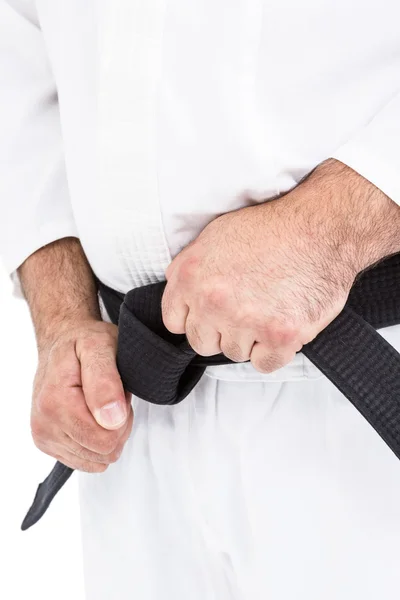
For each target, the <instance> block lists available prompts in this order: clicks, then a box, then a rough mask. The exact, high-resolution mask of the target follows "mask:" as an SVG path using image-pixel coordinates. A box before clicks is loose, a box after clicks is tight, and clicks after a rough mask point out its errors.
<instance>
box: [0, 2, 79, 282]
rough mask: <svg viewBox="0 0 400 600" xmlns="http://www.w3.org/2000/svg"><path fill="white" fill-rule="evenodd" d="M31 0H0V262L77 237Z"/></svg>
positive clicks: (11, 264) (11, 262)
mask: <svg viewBox="0 0 400 600" xmlns="http://www.w3.org/2000/svg"><path fill="white" fill-rule="evenodd" d="M34 5H35V2H34V1H33V0H0V257H1V259H2V262H3V264H4V265H5V267H6V269H7V271H8V273H10V274H12V273H13V271H15V269H16V268H17V267H18V266H19V265H20V264H21V263H22V262H23V261H24V260H25V259H26V258H27V257H28V256H29V255H30V254H32V253H33V252H35V251H36V250H38V249H39V248H41V247H42V246H44V245H46V244H48V243H50V242H52V241H55V240H57V239H60V238H62V237H67V236H75V237H78V236H77V230H76V226H75V223H74V219H73V215H72V210H71V206H70V202H69V195H68V186H67V179H66V173H65V165H64V157H63V144H62V138H61V127H60V120H59V111H58V101H57V93H56V87H55V82H54V79H53V77H52V73H51V68H50V64H49V60H48V57H47V55H46V48H45V43H44V39H43V35H42V32H41V30H40V27H39V24H38V21H37V15H36V12H35V9H34Z"/></svg>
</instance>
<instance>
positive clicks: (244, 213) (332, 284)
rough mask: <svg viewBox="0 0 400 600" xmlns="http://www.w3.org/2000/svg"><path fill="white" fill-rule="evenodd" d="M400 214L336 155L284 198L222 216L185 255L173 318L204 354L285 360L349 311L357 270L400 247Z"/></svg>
mask: <svg viewBox="0 0 400 600" xmlns="http://www.w3.org/2000/svg"><path fill="white" fill-rule="evenodd" d="M399 216H400V210H399V207H398V206H397V205H395V204H394V202H392V201H391V200H390V199H389V198H387V197H386V196H385V195H384V194H383V193H382V192H380V191H379V190H377V188H375V187H374V186H373V185H372V184H370V183H369V182H368V181H367V180H365V179H364V178H363V177H361V176H360V175H358V174H357V173H355V172H354V171H352V170H351V169H349V168H348V167H345V166H344V165H343V164H341V163H339V162H337V161H333V160H332V161H328V162H327V163H324V164H323V165H321V166H320V167H319V168H318V169H316V171H315V172H314V174H312V175H311V176H310V177H309V178H308V179H307V180H306V181H304V182H303V183H302V184H301V185H299V186H298V187H296V188H295V189H294V190H292V191H291V192H289V193H288V194H287V195H286V196H284V197H282V198H281V199H279V200H274V201H270V202H266V203H264V204H261V205H257V206H252V207H248V208H244V209H241V210H238V211H236V212H232V213H227V214H224V215H222V216H221V217H219V218H217V219H215V220H214V221H212V222H211V223H210V224H209V225H208V226H207V227H206V228H205V229H204V230H203V232H202V233H201V234H200V235H199V237H198V238H197V239H196V240H195V241H194V242H192V243H191V244H190V245H189V246H188V247H187V248H185V249H184V250H183V251H182V252H181V253H180V254H179V255H178V256H177V257H175V259H174V260H173V262H172V263H171V264H170V266H169V267H168V269H167V272H166V278H167V286H166V289H165V292H164V296H163V303H162V310H163V320H164V323H165V325H166V327H167V328H168V329H169V330H170V331H171V332H173V333H186V336H187V338H188V341H189V343H190V345H191V346H192V347H193V348H194V350H196V351H197V353H198V354H201V355H203V356H209V355H213V354H217V353H219V352H223V353H224V354H225V355H226V356H227V357H228V358H230V359H232V360H233V361H238V362H242V361H246V360H249V359H250V360H251V362H252V364H253V365H254V367H255V368H256V369H257V370H259V371H261V372H264V373H269V372H271V371H274V370H276V369H278V368H280V367H283V366H284V365H285V364H287V363H288V362H290V361H291V360H292V358H293V357H294V355H295V353H296V352H298V351H300V350H301V348H302V346H303V345H304V344H307V343H308V342H310V341H311V340H312V339H313V338H315V337H316V336H317V334H318V333H319V332H320V331H321V330H322V329H324V328H325V327H326V326H327V325H328V324H329V323H330V322H331V321H332V320H333V319H335V317H336V316H337V315H338V314H339V313H340V312H341V310H342V309H343V307H344V305H345V303H346V300H347V298H348V294H349V291H350V289H351V287H352V284H353V282H354V279H355V277H356V275H357V273H358V272H360V271H361V270H363V269H364V268H365V267H366V266H368V264H372V263H373V262H374V261H376V260H379V259H380V258H383V257H384V256H385V255H387V254H389V253H390V251H392V252H393V251H399V250H400V246H399V242H398V241H397V246H399V248H398V249H397V250H395V248H394V247H393V249H392V246H391V244H392V245H393V241H391V240H393V239H394V236H393V232H391V233H390V234H387V235H386V234H384V233H382V232H384V231H385V230H387V229H388V228H389V229H390V228H392V229H393V228H394V227H395V228H396V229H395V230H396V231H397V240H399V239H400V235H399V233H400V219H399ZM385 219H387V221H385ZM390 236H391V237H390Z"/></svg>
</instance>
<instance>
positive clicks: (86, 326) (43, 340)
mask: <svg viewBox="0 0 400 600" xmlns="http://www.w3.org/2000/svg"><path fill="white" fill-rule="evenodd" d="M98 323H102V321H101V318H100V316H98V318H96V317H95V316H94V315H91V314H90V313H82V314H79V315H76V314H75V315H74V316H71V317H66V318H64V319H63V320H62V321H48V322H47V323H46V322H45V324H44V325H43V326H42V328H41V330H36V344H37V350H38V354H39V356H43V355H47V354H48V353H49V352H50V350H51V349H52V348H53V347H54V345H55V344H58V343H59V342H60V340H61V341H62V340H64V341H65V342H68V341H71V342H73V341H74V340H76V338H77V337H79V332H80V331H88V330H90V329H92V328H94V327H96V325H97V324H98Z"/></svg>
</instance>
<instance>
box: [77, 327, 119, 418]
mask: <svg viewBox="0 0 400 600" xmlns="http://www.w3.org/2000/svg"><path fill="white" fill-rule="evenodd" d="M92 342H93V343H92V344H90V347H86V348H85V347H84V348H83V349H82V350H81V351H80V352H79V356H78V358H79V360H80V363H81V378H82V388H83V393H84V396H85V400H86V404H87V406H88V408H89V410H90V412H91V413H92V415H93V417H94V418H95V420H96V421H97V423H98V424H99V425H100V426H101V427H103V428H104V429H119V428H121V427H123V425H124V424H125V423H126V421H127V418H128V414H129V411H128V401H127V396H126V395H125V391H124V388H123V385H122V381H121V378H120V376H119V373H118V369H117V364H116V347H115V344H114V341H113V340H112V339H110V342H109V343H104V341H103V339H102V342H101V343H98V344H96V343H95V341H94V340H92Z"/></svg>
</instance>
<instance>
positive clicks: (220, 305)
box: [203, 287, 229, 312]
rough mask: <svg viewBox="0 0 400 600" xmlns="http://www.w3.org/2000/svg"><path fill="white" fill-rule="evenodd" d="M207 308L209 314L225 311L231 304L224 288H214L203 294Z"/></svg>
mask: <svg viewBox="0 0 400 600" xmlns="http://www.w3.org/2000/svg"><path fill="white" fill-rule="evenodd" d="M203 296H204V303H205V307H206V309H207V310H208V311H209V312H221V311H224V310H225V309H226V307H227V305H228V303H229V294H228V291H227V290H226V289H225V288H224V287H212V288H209V289H207V290H205V291H204V292H203Z"/></svg>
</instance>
